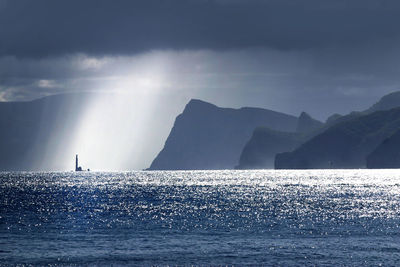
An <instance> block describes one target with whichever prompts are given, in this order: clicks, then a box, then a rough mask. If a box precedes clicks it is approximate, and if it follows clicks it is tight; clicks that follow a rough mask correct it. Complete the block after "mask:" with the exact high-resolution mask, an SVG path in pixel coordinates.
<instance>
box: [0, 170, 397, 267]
mask: <svg viewBox="0 0 400 267" xmlns="http://www.w3.org/2000/svg"><path fill="white" fill-rule="evenodd" d="M399 227H400V170H310V171H301V170H294V171H286V170H281V171H274V170H265V171H231V170H229V171H228V170H227V171H154V172H123V173H119V172H82V173H73V172H65V173H28V172H27V173H21V172H19V173H4V172H3V173H0V265H19V264H21V265H23V264H26V265H72V266H74V265H99V266H102V265H105V266H109V265H114V266H119V265H130V266H135V265H138V266H142V265H157V266H158V265H159V266H165V265H238V266H241V265H265V266H269V265H271V266H275V265H282V266H299V265H317V266H378V265H383V266H399V265H400V229H399Z"/></svg>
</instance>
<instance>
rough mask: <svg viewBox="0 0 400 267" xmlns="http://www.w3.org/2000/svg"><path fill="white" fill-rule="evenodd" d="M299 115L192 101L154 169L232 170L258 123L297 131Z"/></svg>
mask: <svg viewBox="0 0 400 267" xmlns="http://www.w3.org/2000/svg"><path fill="white" fill-rule="evenodd" d="M296 123H297V118H296V117H294V116H290V115H286V114H283V113H279V112H275V111H271V110H266V109H260V108H241V109H231V108H219V107H217V106H215V105H212V104H210V103H207V102H203V101H200V100H191V101H190V102H189V103H188V104H187V105H186V107H185V109H184V111H183V113H182V114H180V115H179V116H178V117H177V118H176V120H175V123H174V126H173V128H172V130H171V132H170V135H169V136H168V139H167V141H166V142H165V146H164V148H163V149H162V150H161V152H160V153H159V154H158V156H157V157H156V158H155V159H154V161H153V163H152V164H151V166H150V168H149V169H150V170H178V169H179V170H182V169H232V168H234V166H235V165H237V163H238V161H239V156H240V153H241V151H242V149H243V147H244V145H245V144H246V142H247V141H248V140H249V139H250V137H251V135H252V132H253V130H254V129H255V128H256V127H258V126H267V127H269V128H271V129H275V130H279V131H294V129H295V127H296Z"/></svg>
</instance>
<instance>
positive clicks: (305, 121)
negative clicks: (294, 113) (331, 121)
mask: <svg viewBox="0 0 400 267" xmlns="http://www.w3.org/2000/svg"><path fill="white" fill-rule="evenodd" d="M322 125H323V123H322V122H320V121H318V120H316V119H314V118H312V117H311V116H310V115H309V114H308V113H306V112H304V111H303V112H302V113H301V114H300V116H299V119H298V121H297V128H296V131H297V132H299V133H309V132H312V131H314V130H316V129H318V128H320V127H321V126H322Z"/></svg>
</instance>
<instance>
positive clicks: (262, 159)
mask: <svg viewBox="0 0 400 267" xmlns="http://www.w3.org/2000/svg"><path fill="white" fill-rule="evenodd" d="M303 139H304V136H303V135H301V134H298V133H288V132H279V131H274V130H271V129H268V128H264V127H260V128H257V129H255V131H254V133H253V135H252V137H251V139H250V141H249V142H248V143H247V144H246V146H245V147H244V149H243V151H242V153H241V155H240V160H239V165H238V166H237V167H236V169H272V168H274V160H275V155H276V154H277V153H282V152H286V151H292V150H293V149H294V148H296V147H297V146H299V145H300V144H301V143H302V142H303Z"/></svg>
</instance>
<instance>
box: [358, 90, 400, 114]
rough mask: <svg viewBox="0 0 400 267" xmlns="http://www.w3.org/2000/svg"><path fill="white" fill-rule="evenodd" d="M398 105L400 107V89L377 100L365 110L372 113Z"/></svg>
mask: <svg viewBox="0 0 400 267" xmlns="http://www.w3.org/2000/svg"><path fill="white" fill-rule="evenodd" d="M396 107H400V91H396V92H393V93H390V94H387V95H385V96H383V97H382V98H381V99H379V101H378V102H376V103H375V104H374V105H373V106H372V107H370V108H369V109H367V110H366V111H365V112H367V113H371V112H374V111H378V110H388V109H392V108H396Z"/></svg>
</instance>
